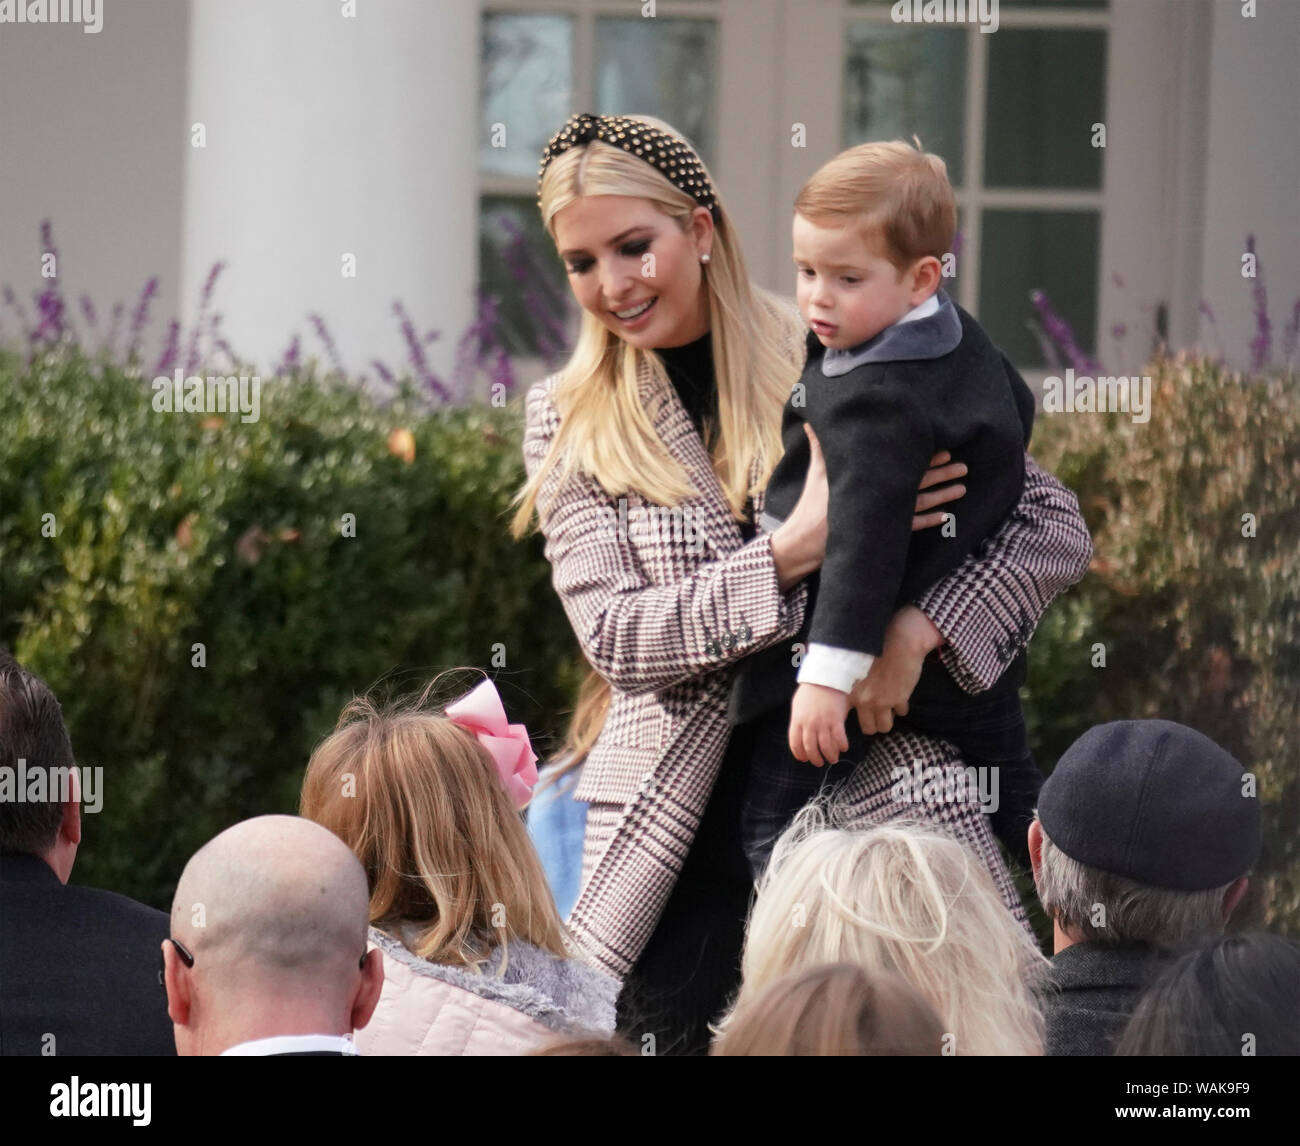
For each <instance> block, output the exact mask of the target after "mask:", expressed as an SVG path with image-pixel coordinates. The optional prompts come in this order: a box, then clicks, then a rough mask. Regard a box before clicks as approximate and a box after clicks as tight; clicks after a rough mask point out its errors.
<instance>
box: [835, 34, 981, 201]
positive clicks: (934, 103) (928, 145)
mask: <svg viewBox="0 0 1300 1146" xmlns="http://www.w3.org/2000/svg"><path fill="white" fill-rule="evenodd" d="M965 94H966V33H965V31H964V30H963V29H957V28H946V27H942V26H934V25H930V26H917V25H909V24H868V23H861V22H855V23H852V24H850V25H849V26H848V36H847V38H846V43H845V56H844V146H845V147H853V146H855V145H856V144H859V143H867V142H869V141H871V140H886V139H907V140H910V139H911V138H912V136H913V135H915V136H917V138H919V139H920V141H921V143H922V144H923V145H924V147H925V149H926V150H927V151H933V152H934V153H935V154H936V155H941V156H943V159H944V162H945V163H946V164H947V165H948V178H949V179H950V180H952V184H953V186H954V187H958V186H960V185H961V183H962V180H963V176H964V172H963V157H964V152H965V138H964V134H963V129H962V120H963V116H964V112H963V108H964V107H965V103H966V100H965ZM827 158H828V159H829V158H830V157H829V156H827Z"/></svg>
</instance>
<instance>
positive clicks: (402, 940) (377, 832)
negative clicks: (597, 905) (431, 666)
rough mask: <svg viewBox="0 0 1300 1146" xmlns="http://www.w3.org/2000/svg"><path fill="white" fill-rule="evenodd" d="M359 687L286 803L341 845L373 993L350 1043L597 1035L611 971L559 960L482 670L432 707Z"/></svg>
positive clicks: (519, 775)
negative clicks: (379, 973)
mask: <svg viewBox="0 0 1300 1146" xmlns="http://www.w3.org/2000/svg"><path fill="white" fill-rule="evenodd" d="M432 687H433V686H432V685H430V686H429V688H427V689H425V691H424V693H423V694H422V695H421V696H420V697H419V699H418V700H416V701H414V702H413V703H405V704H400V705H397V706H391V707H386V708H380V707H378V706H376V705H375V704H374V703H373V702H372V701H370V700H369V699H366V698H363V697H358V698H357V699H355V700H353V701H352V702H351V703H350V704H349V705H348V706H347V707H346V708H345V709H344V710H343V714H342V715H341V716H340V718H339V722H338V725H337V727H336V728H335V730H334V732H333V733H331V734H330V736H329V737H328V738H327V739H326V740H325V741H324V742H323V743H322V744H321V745H320V746H319V747H318V748H317V749H316V751H315V752H314V753H313V754H312V758H311V762H310V763H309V764H308V766H307V774H306V776H305V778H304V779H303V787H302V798H301V814H302V815H303V816H305V817H306V818H307V819H310V820H314V821H316V822H317V823H319V824H322V825H323V826H324V827H327V828H329V829H330V831H332V832H334V833H335V834H336V835H337V836H339V838H340V839H342V840H343V842H344V843H346V844H347V845H348V846H349V847H350V848H352V850H353V851H354V852H355V853H356V855H357V857H358V858H359V859H360V860H361V863H362V865H363V866H364V867H365V869H366V875H367V878H368V879H369V881H370V921H371V930H370V946H372V947H377V948H379V950H381V951H382V952H383V955H384V989H383V994H382V995H381V996H380V999H379V1005H378V1006H377V1007H376V1009H375V1014H374V1017H373V1018H372V1019H371V1021H370V1023H369V1025H368V1026H367V1027H366V1028H365V1029H364V1030H361V1031H358V1032H356V1042H357V1047H358V1049H359V1050H360V1051H361V1053H362V1054H382V1055H412V1054H414V1055H514V1054H522V1053H524V1052H526V1051H529V1050H532V1049H534V1048H536V1047H539V1046H542V1045H544V1044H546V1043H548V1042H551V1041H554V1039H555V1037H556V1036H557V1035H562V1034H570V1033H573V1032H592V1033H597V1034H607V1033H609V1032H610V1031H612V1029H613V1025H614V999H615V995H616V993H617V985H616V983H615V981H614V980H613V979H612V978H610V977H609V976H608V975H606V974H604V973H602V972H600V971H598V970H595V969H593V968H591V967H589V966H587V965H585V964H583V963H580V962H577V961H575V960H572V959H570V958H569V957H568V953H567V949H566V935H565V931H564V925H563V924H562V923H561V921H560V917H559V913H558V912H557V911H556V908H555V902H554V900H553V899H552V898H551V893H550V890H549V889H548V887H547V884H546V878H545V875H544V874H543V871H542V866H541V863H540V861H539V860H538V858H537V853H536V852H535V851H534V849H533V845H532V843H531V841H530V840H529V838H528V834H527V832H526V831H525V829H524V824H523V820H522V819H521V817H520V809H521V808H522V807H523V806H524V805H525V804H526V803H527V802H528V799H529V797H530V795H531V793H532V788H533V785H534V784H536V783H537V766H536V765H537V756H536V754H535V753H534V752H533V749H532V745H531V744H530V742H529V739H528V732H527V730H526V729H525V728H524V726H523V725H522V724H511V723H510V722H509V720H508V718H507V717H506V712H505V708H504V706H503V705H502V703H501V698H500V696H499V695H498V694H497V691H496V688H495V686H494V685H493V684H492V682H491V681H488V680H484V681H482V682H481V683H480V684H479V685H477V686H476V687H475V688H474V689H473V690H472V691H471V692H469V693H468V694H466V695H465V696H463V697H462V698H461V699H459V700H458V701H456V702H455V703H454V704H449V705H447V706H446V707H445V708H444V709H443V710H442V711H441V712H439V711H437V710H436V709H434V708H431V707H430V706H429V705H428V697H429V692H430V689H431V688H432Z"/></svg>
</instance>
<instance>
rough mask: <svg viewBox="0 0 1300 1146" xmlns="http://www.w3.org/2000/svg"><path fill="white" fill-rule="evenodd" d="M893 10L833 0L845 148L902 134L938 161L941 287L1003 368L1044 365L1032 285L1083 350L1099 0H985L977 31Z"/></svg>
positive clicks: (1090, 299)
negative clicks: (839, 27)
mask: <svg viewBox="0 0 1300 1146" xmlns="http://www.w3.org/2000/svg"><path fill="white" fill-rule="evenodd" d="M968 6H969V4H968ZM892 7H893V6H892V5H891V4H885V3H881V2H877V0H846V3H845V8H844V10H845V17H846V22H845V37H844V43H845V48H844V53H845V56H844V93H843V100H844V102H843V108H844V132H843V137H844V145H845V146H846V147H847V146H852V145H853V144H855V143H860V142H865V141H867V140H877V139H899V138H902V139H910V138H911V137H912V135H913V134H915V135H917V136H918V137H919V138H920V140H921V142H922V144H923V145H924V146H925V148H926V149H927V150H929V151H934V152H936V153H937V154H939V155H941V156H942V157H943V158H944V160H945V161H946V162H947V164H948V174H949V177H950V178H951V180H952V183H953V188H954V191H955V193H956V196H957V205H958V210H959V217H960V223H959V235H958V239H957V241H956V242H955V243H954V247H955V248H956V250H957V268H958V271H959V274H958V275H957V277H956V278H954V279H949V280H947V281H946V282H945V284H944V285H945V287H946V289H947V290H948V291H949V293H951V294H952V295H953V297H954V298H957V299H958V300H959V301H960V302H961V303H962V304H963V305H964V306H966V307H967V308H969V309H971V310H972V311H973V312H975V313H976V314H977V315H978V316H979V318H980V320H981V322H982V323H983V325H984V326H985V328H986V329H987V330H988V331H989V333H990V335H991V336H992V337H993V338H994V339H995V340H996V341H997V342H998V343H999V344H1000V345H1001V346H1002V347H1003V348H1004V349H1005V350H1006V351H1007V353H1008V354H1009V355H1010V356H1011V357H1012V359H1013V360H1014V361H1015V362H1016V363H1017V364H1018V365H1020V366H1022V367H1024V368H1027V369H1033V368H1037V367H1043V366H1047V365H1049V364H1051V363H1053V361H1054V357H1053V355H1054V353H1055V351H1054V350H1053V349H1052V348H1051V347H1050V346H1048V345H1047V344H1046V343H1045V341H1044V335H1043V331H1042V325H1041V320H1040V316H1039V312H1038V310H1037V308H1036V307H1035V306H1034V303H1033V302H1032V301H1031V300H1032V297H1033V295H1034V294H1035V292H1040V291H1041V292H1042V294H1043V295H1044V296H1045V297H1046V300H1047V302H1048V304H1049V305H1050V306H1051V308H1052V310H1053V311H1055V313H1056V314H1058V315H1059V316H1060V317H1061V318H1063V319H1064V320H1065V321H1066V322H1067V323H1068V324H1069V325H1070V327H1071V329H1072V330H1073V333H1074V337H1075V341H1076V343H1077V344H1078V346H1079V347H1080V349H1081V350H1083V351H1084V352H1085V353H1087V354H1093V353H1095V349H1096V346H1095V343H1096V326H1097V313H1098V293H1099V289H1100V268H1099V266H1098V262H1099V258H1100V252H1101V213H1102V198H1101V193H1102V175H1103V168H1102V164H1103V162H1104V157H1105V151H1104V149H1103V148H1101V147H1097V146H1095V145H1094V144H1095V135H1094V126H1093V125H1094V124H1104V123H1105V120H1106V107H1105V99H1106V67H1107V37H1108V35H1109V4H1108V0H1000V4H999V14H1000V19H999V25H998V28H997V30H996V31H995V32H992V33H988V32H981V31H980V30H979V26H978V23H976V22H974V21H968V22H966V23H961V22H946V23H945V22H936V23H921V24H900V23H895V22H894V21H893V20H892V19H891V18H890V11H891V9H892ZM938 10H940V9H936V11H938ZM972 109H977V111H978V114H971V110H972ZM977 151H978V154H976V152H977Z"/></svg>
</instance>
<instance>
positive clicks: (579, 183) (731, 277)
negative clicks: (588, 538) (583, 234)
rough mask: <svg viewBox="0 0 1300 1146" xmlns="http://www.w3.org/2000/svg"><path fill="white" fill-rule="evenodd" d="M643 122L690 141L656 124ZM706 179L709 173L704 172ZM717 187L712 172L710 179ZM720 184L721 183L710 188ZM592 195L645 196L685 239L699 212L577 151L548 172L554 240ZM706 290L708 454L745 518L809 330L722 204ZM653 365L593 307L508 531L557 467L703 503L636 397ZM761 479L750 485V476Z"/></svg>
mask: <svg viewBox="0 0 1300 1146" xmlns="http://www.w3.org/2000/svg"><path fill="white" fill-rule="evenodd" d="M635 118H636V119H638V120H640V121H642V122H644V123H647V124H650V125H651V126H652V127H656V128H658V129H659V130H660V131H664V132H668V133H669V134H671V135H675V136H677V137H679V138H682V136H681V133H680V132H678V131H677V130H676V129H675V128H673V127H672V126H670V125H669V124H667V123H665V122H664V121H663V120H661V119H656V118H655V117H653V116H648V115H639V116H636V117H635ZM706 171H707V169H706ZM709 179H710V180H711V181H712V175H709ZM714 186H715V187H716V184H714ZM588 195H623V196H627V197H630V198H635V199H645V200H648V201H649V202H650V203H652V204H653V205H654V207H655V208H656V209H657V210H658V211H660V212H662V213H663V214H664V215H667V216H669V217H670V218H671V219H672V220H673V221H674V222H675V223H676V225H677V226H678V227H680V228H681V230H682V231H683V232H685V231H687V230H688V229H689V227H690V220H691V214H692V212H693V210H694V209H695V208H696V207H698V206H699V203H698V202H696V200H695V199H694V198H692V197H691V196H690V195H688V194H686V192H685V191H682V190H681V189H680V188H678V187H676V186H674V185H673V183H671V182H670V181H669V180H668V178H667V177H666V176H664V175H662V174H661V173H660V172H659V171H657V170H656V169H655V168H654V167H652V166H651V165H650V164H648V163H647V162H646V161H645V160H644V159H641V158H640V157H638V156H636V155H633V154H631V153H630V152H627V151H624V150H622V149H621V148H618V147H614V146H612V145H610V144H608V143H605V142H603V141H601V140H593V141H592V142H591V143H589V144H587V145H585V146H583V147H573V148H570V149H569V150H568V151H565V152H564V153H562V154H561V155H558V156H556V158H555V159H553V160H552V161H551V162H550V163H549V164H548V165H547V167H546V171H545V173H544V175H543V176H542V182H541V187H540V197H541V212H542V220H543V222H544V224H545V226H546V230H547V233H548V234H549V235H550V236H551V238H552V240H554V239H555V215H556V213H557V212H558V211H561V210H563V209H564V208H565V207H567V206H568V205H569V204H570V203H572V202H573V201H574V200H576V199H579V198H582V197H583V196H588ZM715 203H716V207H717V212H716V215H715V216H714V233H713V245H712V247H711V250H710V261H709V265H708V269H707V271H706V272H705V274H704V289H705V290H706V291H707V292H708V311H709V317H710V330H711V333H712V335H713V338H712V345H713V365H714V373H715V376H716V379H717V390H718V417H719V422H720V424H719V426H718V427H717V430H718V433H717V438H716V441H715V442H712V443H707V444H708V445H709V446H710V449H711V458H712V461H713V468H714V472H715V473H716V474H717V476H718V480H719V483H720V484H721V486H722V488H723V491H724V492H725V493H726V496H727V500H728V502H729V504H730V507H731V511H732V514H733V515H734V516H735V517H736V518H737V519H738V520H739V519H740V518H741V517H742V516H743V514H744V508H745V502H746V500H747V499H748V498H749V497H750V496H753V495H757V494H758V493H759V492H760V491H761V490H763V489H764V488H765V487H766V484H767V478H768V476H769V475H770V473H771V471H772V469H773V468H774V467H775V466H776V463H777V461H778V460H779V459H780V457H781V453H782V446H781V410H782V408H783V407H784V405H785V400H786V398H788V397H789V394H790V387H791V386H793V385H794V383H795V381H796V379H798V377H799V373H800V371H801V370H802V368H803V352H804V334H803V326H802V323H801V321H800V319H799V316H798V314H797V313H796V312H795V310H794V309H793V308H792V307H790V306H789V305H788V304H787V303H784V302H782V301H781V300H780V299H778V298H777V296H775V295H773V294H770V293H769V292H767V291H765V290H763V289H762V288H761V287H759V286H757V285H756V284H754V283H752V282H751V281H750V278H749V272H748V271H747V270H746V268H745V260H744V257H743V256H742V255H741V251H740V243H739V240H738V238H737V236H736V231H735V226H734V224H733V223H732V221H731V217H730V216H729V215H728V214H727V211H726V209H725V208H724V207H723V205H722V200H721V198H720V197H718V198H717V199H716V200H715ZM647 359H648V360H649V362H650V364H651V367H652V369H653V370H654V372H655V374H656V376H657V377H658V379H659V380H660V382H661V383H662V384H663V385H664V386H667V385H668V384H669V383H668V376H667V374H666V372H665V370H664V367H663V364H662V363H661V362H660V360H659V357H658V356H657V355H655V354H652V353H649V352H647V351H645V350H640V349H638V348H636V347H634V346H631V345H629V344H628V343H626V342H624V341H623V340H622V339H621V338H619V337H618V335H617V334H615V333H614V332H613V331H612V330H610V329H609V328H608V327H606V326H605V325H604V323H602V322H601V321H600V320H599V319H598V318H596V317H595V315H593V314H591V313H589V312H588V311H586V310H585V309H584V310H583V312H582V316H581V325H580V327H579V331H578V341H577V345H576V346H575V347H574V349H573V354H572V355H571V356H570V358H569V361H568V362H567V363H566V364H565V366H564V368H563V369H562V370H561V371H560V380H559V382H558V383H557V385H556V386H555V389H554V390H553V392H552V397H553V399H554V402H555V406H556V409H557V411H558V413H559V415H560V420H561V421H560V428H559V430H558V431H557V433H556V436H555V439H554V441H553V442H552V443H551V450H550V453H549V454H548V455H547V457H546V459H545V460H544V461H543V462H542V464H541V465H540V466H539V467H538V469H537V472H536V473H534V474H533V476H532V478H531V479H530V480H529V481H528V482H526V483H525V485H524V486H523V488H522V489H521V490H520V491H519V492H518V493H517V494H516V495H515V498H514V502H513V504H517V505H518V507H519V508H518V509H517V511H516V513H515V515H514V517H513V518H512V520H511V526H510V530H511V533H512V535H513V536H515V537H516V538H518V537H522V536H523V535H524V533H526V532H527V530H528V527H529V525H530V523H531V522H532V518H533V512H534V510H535V509H536V508H538V506H537V496H538V493H539V492H540V490H541V488H542V487H543V485H544V484H545V483H546V482H547V481H548V480H550V478H551V476H552V471H553V470H555V469H556V468H557V467H559V481H560V483H561V485H562V484H563V482H564V481H565V480H567V478H568V477H569V475H570V474H572V473H573V472H574V471H575V470H581V471H582V472H584V473H587V474H589V475H591V476H592V477H594V478H595V479H596V480H597V481H598V482H599V483H600V485H601V487H602V488H603V489H604V490H605V492H606V493H607V494H609V495H610V497H618V496H619V495H621V494H624V493H627V492H628V491H636V492H638V493H640V494H641V495H642V496H644V497H645V498H647V499H648V500H649V501H651V502H654V503H655V504H657V505H662V506H676V505H678V504H679V503H680V502H681V501H682V500H684V499H686V498H689V497H692V496H695V495H697V494H698V493H700V492H701V491H698V490H695V489H694V488H693V486H692V484H691V482H690V478H689V476H688V474H687V473H686V470H685V468H684V467H683V466H682V465H681V464H680V463H679V462H678V461H677V460H676V459H675V458H674V457H673V456H672V454H670V453H669V451H668V449H667V447H666V446H665V445H664V443H663V442H662V440H661V439H660V438H659V435H658V434H657V433H656V432H655V429H654V423H653V420H652V416H653V411H649V412H648V411H647V410H646V409H645V408H644V407H643V406H642V403H641V399H640V396H639V394H638V390H637V370H638V368H639V366H640V364H641V363H642V362H643V361H645V360H647ZM755 466H757V474H756V477H755V479H754V480H753V481H752V482H751V469H752V468H753V467H755Z"/></svg>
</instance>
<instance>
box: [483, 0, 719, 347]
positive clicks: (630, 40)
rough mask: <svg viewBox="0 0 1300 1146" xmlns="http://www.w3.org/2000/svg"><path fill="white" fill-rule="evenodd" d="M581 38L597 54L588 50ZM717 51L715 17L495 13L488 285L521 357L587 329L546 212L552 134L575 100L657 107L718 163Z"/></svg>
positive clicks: (489, 59) (487, 165)
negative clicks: (579, 325) (541, 171)
mask: <svg viewBox="0 0 1300 1146" xmlns="http://www.w3.org/2000/svg"><path fill="white" fill-rule="evenodd" d="M578 44H590V45H591V58H584V59H579V58H578V57H577V51H578V49H577V47H576V46H577V45H578ZM717 52H718V45H717V21H716V20H714V19H710V18H694V17H690V16H684V17H679V16H676V15H671V16H670V15H662V14H661V15H659V16H658V17H656V18H655V19H654V20H647V19H642V18H640V17H639V16H638V17H623V16H619V15H612V14H610V5H608V4H600V3H595V2H593V0H567V2H564V0H557V2H556V3H555V4H553V5H548V4H538V5H536V7H535V8H534V9H533V10H530V11H519V10H517V9H516V10H510V11H505V10H501V11H494V10H491V9H490V8H489V9H488V10H486V11H485V12H484V14H483V23H482V89H481V93H480V121H481V143H480V148H479V178H480V185H481V195H480V200H479V287H480V290H481V292H482V293H483V295H484V296H485V297H487V298H488V299H489V302H488V303H487V306H488V307H489V309H490V310H491V312H492V313H493V314H494V315H495V318H494V325H495V329H496V330H497V332H498V334H499V337H500V340H501V344H502V345H503V346H504V348H505V349H506V351H507V352H508V353H510V354H511V355H512V356H517V357H522V358H543V359H547V360H552V361H554V360H556V359H557V357H558V358H559V359H561V360H562V358H563V354H564V352H566V351H567V349H568V347H569V345H571V342H572V338H573V335H574V333H575V332H576V319H577V311H576V307H575V304H574V303H573V300H572V297H571V294H570V292H569V289H568V283H567V279H566V275H565V271H564V264H563V262H562V261H561V260H560V258H559V256H558V255H557V254H556V251H555V244H554V243H552V242H551V239H550V237H549V236H548V235H547V234H546V230H545V228H544V227H543V226H542V222H541V218H540V216H539V214H538V211H537V167H538V162H539V160H540V158H541V153H542V149H543V148H544V147H545V146H546V143H547V140H549V139H550V137H551V136H552V135H553V134H554V133H555V132H556V131H557V130H559V128H560V127H561V126H562V125H563V123H564V121H565V120H566V119H568V117H569V116H570V115H572V114H573V113H574V112H575V111H586V110H590V111H593V112H595V113H596V114H598V115H619V114H645V115H654V116H658V117H659V118H660V119H663V120H666V121H667V122H668V123H671V124H672V125H673V126H674V127H676V128H677V129H678V130H679V131H681V132H683V133H684V134H685V135H686V136H687V137H688V138H690V139H691V141H692V142H693V143H694V144H695V145H696V147H697V148H698V150H699V152H700V155H701V157H702V158H703V159H704V161H705V163H711V162H712V156H713V152H714V149H715V133H716V130H717V127H716V118H715V114H716V113H715V109H716V105H717V90H716V83H715V79H714V77H715V76H716V74H717ZM585 54H586V53H584V55H585ZM496 125H503V126H504V140H503V139H502V138H501V134H500V131H499V129H498V128H497V127H496ZM503 143H504V146H502V144H503Z"/></svg>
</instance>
